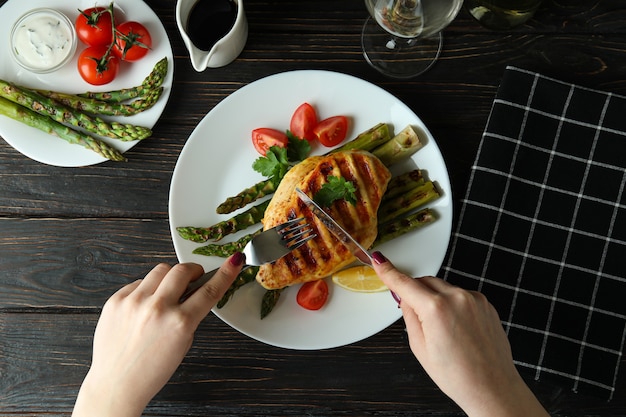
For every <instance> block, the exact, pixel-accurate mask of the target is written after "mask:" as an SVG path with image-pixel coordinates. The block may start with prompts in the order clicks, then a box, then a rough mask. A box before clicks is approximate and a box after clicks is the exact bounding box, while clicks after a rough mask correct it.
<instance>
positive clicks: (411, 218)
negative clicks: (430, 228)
mask: <svg viewBox="0 0 626 417" xmlns="http://www.w3.org/2000/svg"><path fill="white" fill-rule="evenodd" d="M436 219H437V218H436V217H435V213H434V212H433V210H432V209H430V208H425V209H422V210H420V211H417V212H415V213H412V214H410V215H408V216H406V217H401V218H398V219H395V220H393V221H391V222H387V223H385V224H379V225H378V235H377V236H376V240H374V243H373V244H372V248H374V247H376V246H378V245H382V244H383V243H385V242H388V241H390V240H392V239H395V238H397V237H399V236H402V235H403V234H405V233H408V232H410V231H412V230H415V229H417V228H420V227H422V226H426V225H427V224H430V223H432V222H434V221H435V220H436Z"/></svg>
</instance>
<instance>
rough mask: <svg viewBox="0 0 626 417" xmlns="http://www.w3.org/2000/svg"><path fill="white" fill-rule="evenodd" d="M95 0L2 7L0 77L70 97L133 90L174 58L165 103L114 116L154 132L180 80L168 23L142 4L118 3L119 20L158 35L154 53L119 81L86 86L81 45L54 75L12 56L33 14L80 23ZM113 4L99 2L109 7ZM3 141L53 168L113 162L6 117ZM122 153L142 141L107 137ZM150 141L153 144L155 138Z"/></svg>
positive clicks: (0, 126) (15, 2)
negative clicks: (18, 33)
mask: <svg viewBox="0 0 626 417" xmlns="http://www.w3.org/2000/svg"><path fill="white" fill-rule="evenodd" d="M96 3H97V2H94V1H93V0H79V1H66V0H28V1H24V0H9V1H7V2H6V3H5V4H4V5H2V7H0V39H3V41H4V42H5V43H6V45H4V46H3V47H1V48H0V78H2V79H3V80H6V81H10V82H13V83H15V84H19V85H23V86H26V87H30V88H37V89H41V90H54V91H60V92H64V93H72V94H78V93H83V92H85V91H110V90H117V89H120V88H128V87H133V86H135V85H139V84H141V82H142V81H143V80H144V78H146V77H147V76H148V74H150V71H152V68H153V67H154V65H155V64H156V63H157V62H158V61H159V60H161V59H162V58H163V57H167V59H168V64H169V65H168V74H167V76H166V77H165V80H164V81H163V87H164V91H163V94H162V96H161V98H159V101H157V103H156V104H155V105H154V106H153V107H152V108H151V109H148V110H146V111H144V112H142V113H139V114H137V115H134V116H131V117H110V118H106V119H107V120H116V121H119V122H124V123H132V124H135V125H139V126H146V127H150V128H152V127H154V125H155V124H156V122H157V120H159V117H161V113H162V112H163V110H164V109H165V104H166V103H167V100H168V98H169V95H170V91H171V86H172V80H173V77H174V55H173V53H172V46H171V44H170V41H169V38H168V37H167V33H166V32H165V28H164V27H163V24H162V23H161V21H160V20H159V18H158V17H157V15H156V14H155V13H154V11H153V10H152V9H151V8H150V7H149V6H148V5H147V4H146V3H144V2H143V1H141V0H116V1H115V13H117V16H118V17H117V18H118V19H119V21H123V20H136V21H138V22H141V23H142V24H143V25H144V26H145V27H146V28H147V29H148V31H149V32H150V35H151V36H152V43H153V45H152V50H151V51H150V52H148V55H146V56H145V57H144V58H143V59H141V60H140V61H137V62H133V63H128V62H123V63H122V65H121V66H120V73H119V74H118V76H117V77H116V78H115V80H113V82H111V83H109V84H106V85H102V86H93V85H91V84H88V83H87V82H85V81H83V79H82V78H81V76H80V75H79V74H78V70H77V69H76V65H77V59H78V55H79V54H80V52H81V51H82V50H83V49H84V48H85V45H84V44H83V43H81V42H80V41H78V47H77V48H76V54H75V55H74V58H73V59H72V60H71V61H70V62H69V63H67V64H66V65H65V66H64V67H63V68H61V69H60V70H58V71H55V72H52V73H49V74H34V73H31V72H29V71H27V70H25V69H23V68H22V67H20V66H19V65H18V64H17V63H16V62H15V61H14V59H13V57H12V56H11V49H10V48H11V45H9V42H10V33H11V28H12V27H13V24H14V23H15V22H16V21H17V19H19V17H20V16H21V15H22V14H24V13H26V12H27V11H29V10H32V9H36V8H38V7H47V8H52V9H56V10H58V11H60V12H62V13H64V14H65V15H66V16H67V17H68V18H69V19H70V20H71V21H72V22H75V21H76V17H77V16H78V13H79V12H78V9H80V10H85V9H88V8H90V7H93V6H94V5H95V4H96ZM108 4H109V2H102V3H97V5H98V6H104V7H106V6H107V5H108ZM0 136H2V138H4V140H6V141H7V143H9V145H11V146H13V147H14V148H15V149H16V150H17V151H19V152H21V153H22V154H24V155H25V156H27V157H29V158H31V159H34V160H35V161H39V162H42V163H44V164H48V165H56V166H64V167H76V166H85V165H93V164H98V163H100V162H104V161H106V160H107V159H106V158H104V157H102V156H100V155H98V154H97V153H95V152H93V151H91V150H89V149H86V148H83V147H82V146H79V145H71V144H69V143H67V142H66V141H64V140H63V139H59V138H57V137H54V136H52V135H49V134H47V133H45V132H42V131H40V130H38V129H35V128H32V127H30V126H26V125H24V124H22V123H20V122H18V121H16V120H13V119H10V118H8V117H5V116H0ZM102 140H103V141H105V142H107V143H109V144H110V145H112V146H113V147H115V148H116V149H118V150H119V151H120V152H126V151H127V150H129V149H131V148H132V147H133V146H135V145H136V144H137V143H138V141H132V142H121V141H119V140H115V139H109V138H102ZM147 140H150V139H149V138H148V139H147Z"/></svg>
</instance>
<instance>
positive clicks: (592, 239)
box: [443, 67, 626, 398]
mask: <svg viewBox="0 0 626 417" xmlns="http://www.w3.org/2000/svg"><path fill="white" fill-rule="evenodd" d="M625 188H626V97H622V96H617V95H614V94H611V93H606V92H602V91H596V90H591V89H588V88H583V87H580V86H576V85H572V84H567V83H564V82H561V81H558V80H554V79H551V78H548V77H545V76H542V75H540V74H537V73H533V72H529V71H525V70H521V69H518V68H514V67H508V68H507V69H506V72H505V74H504V76H503V79H502V83H501V85H500V89H499V90H498V93H497V96H496V99H495V101H494V104H493V107H492V110H491V114H490V117H489V121H488V123H487V127H486V129H485V132H484V135H483V138H482V141H481V144H480V148H479V151H478V154H477V157H476V161H475V164H474V166H473V167H472V172H471V177H470V182H469V186H468V191H467V194H466V196H465V199H464V200H463V202H462V208H461V215H460V218H459V225H458V228H457V230H456V232H455V233H454V235H453V239H452V246H451V248H450V255H449V259H448V263H447V265H445V266H444V268H443V272H444V278H445V279H447V280H449V281H450V282H453V283H455V284H457V285H460V286H462V287H465V288H469V289H476V290H479V291H481V292H483V293H484V294H485V295H486V296H487V297H488V298H489V300H490V301H491V302H492V303H493V304H494V306H495V307H496V309H497V310H498V312H499V314H500V318H501V319H502V321H503V323H504V326H505V329H506V331H507V333H508V336H509V340H510V341H511V346H512V349H513V356H514V359H515V362H516V363H517V364H518V365H519V366H521V367H525V368H530V369H532V370H533V371H534V374H535V377H536V378H537V379H540V377H542V376H544V375H550V379H552V380H558V381H560V382H563V383H564V384H566V385H567V386H569V387H570V388H571V389H572V390H574V391H579V390H586V391H595V392H596V393H598V392H604V393H605V394H608V397H609V398H611V397H612V396H613V394H614V390H615V381H616V378H617V372H618V367H619V362H620V359H621V355H622V351H623V348H624V340H625V338H626V189H625Z"/></svg>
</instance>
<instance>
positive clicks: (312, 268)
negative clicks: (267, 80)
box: [256, 151, 391, 289]
mask: <svg viewBox="0 0 626 417" xmlns="http://www.w3.org/2000/svg"><path fill="white" fill-rule="evenodd" d="M329 176H335V177H343V178H345V179H346V180H347V181H350V182H352V183H353V184H354V185H355V187H356V198H357V202H356V204H355V205H352V204H350V203H349V202H346V201H345V200H343V199H341V200H336V201H335V202H334V203H333V204H332V205H331V206H330V207H328V208H325V210H326V212H327V213H328V214H330V215H331V216H332V217H333V219H335V221H337V223H339V224H340V225H341V226H342V227H343V228H344V229H345V230H346V231H347V232H348V233H350V234H351V235H352V236H353V237H354V238H355V239H356V240H357V241H358V242H359V243H360V244H361V245H363V247H365V248H368V247H370V246H371V244H372V243H373V242H374V240H375V239H376V234H377V227H378V221H377V216H376V214H377V211H378V206H379V205H380V201H381V198H382V196H383V194H384V193H385V191H386V190H387V183H388V182H389V179H390V178H391V174H390V172H389V170H388V169H387V167H385V165H383V163H382V162H380V160H379V159H378V158H376V157H375V156H374V155H372V154H371V153H369V152H365V151H345V152H337V153H334V154H330V155H326V156H313V157H310V158H307V159H306V160H304V161H302V162H301V163H300V164H298V165H296V166H294V167H293V168H292V169H291V170H289V172H288V173H287V174H286V175H285V177H284V178H283V180H282V181H281V183H280V185H279V186H278V189H277V190H276V193H275V194H274V196H273V198H272V200H271V202H270V204H269V206H268V207H267V210H266V211H265V217H264V219H263V228H264V229H266V230H267V229H269V228H272V227H274V226H276V225H277V224H280V223H284V222H285V221H287V220H291V219H295V218H297V217H301V216H302V217H306V219H307V220H308V221H309V222H310V224H311V225H312V227H313V229H314V232H315V233H317V237H315V238H314V239H311V240H309V241H308V242H307V243H305V244H304V245H302V246H301V247H300V248H298V249H296V250H294V251H292V252H291V253H290V254H288V255H286V256H284V257H283V258H281V259H279V260H278V261H276V262H274V263H273V264H266V265H263V266H261V268H260V270H259V273H258V274H257V276H256V279H257V281H258V282H259V283H260V284H261V285H262V286H263V287H265V288H267V289H279V288H284V287H286V286H289V285H293V284H298V283H301V282H307V281H314V280H317V279H320V278H324V277H326V276H328V275H330V274H332V273H333V272H335V271H338V270H340V269H341V268H343V267H345V266H346V265H349V264H350V263H352V262H354V260H355V258H354V256H353V255H352V253H351V252H350V251H348V249H347V248H346V247H345V246H344V245H343V244H342V243H340V241H339V240H338V239H337V238H335V237H334V236H333V235H332V234H331V233H330V232H329V231H328V230H327V229H326V227H325V226H324V225H323V224H322V222H321V221H320V220H319V219H318V218H317V217H316V216H315V215H314V214H313V213H311V211H310V210H309V209H308V208H307V207H306V205H305V204H304V203H302V201H300V199H299V198H298V195H297V193H296V191H295V189H296V187H298V188H300V189H301V190H302V191H304V192H305V193H306V194H307V195H309V196H310V197H314V196H315V194H316V193H317V192H318V191H319V190H320V189H321V188H322V186H323V185H324V184H325V183H326V182H328V180H327V178H328V177H329Z"/></svg>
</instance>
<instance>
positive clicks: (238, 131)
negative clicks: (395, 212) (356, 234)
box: [169, 71, 452, 350]
mask: <svg viewBox="0 0 626 417" xmlns="http://www.w3.org/2000/svg"><path fill="white" fill-rule="evenodd" d="M305 101H306V102H308V103H310V104H312V105H313V106H314V107H315V108H316V109H317V112H318V117H319V118H320V119H323V118H326V117H330V116H334V115H346V116H349V117H350V118H351V125H352V127H351V132H350V134H349V137H354V136H356V134H358V133H360V132H363V131H365V130H367V129H369V128H371V127H372V126H374V125H375V124H377V123H379V122H387V123H390V124H392V125H393V126H394V128H395V131H396V132H399V131H400V130H401V129H403V128H404V127H406V126H407V125H408V124H411V125H413V126H414V127H415V128H417V129H418V130H420V131H421V132H422V134H421V136H422V139H424V140H425V142H426V145H425V146H424V147H423V148H422V149H421V150H420V151H418V152H417V153H416V154H415V155H414V156H413V157H412V158H411V159H410V160H409V161H407V162H406V163H403V164H400V166H396V167H394V169H392V171H397V172H403V171H407V170H408V169H409V168H414V167H415V166H416V165H417V167H419V168H421V169H425V170H426V171H427V175H428V176H429V177H430V178H431V179H432V180H433V181H436V182H437V183H438V184H439V186H440V188H441V189H442V190H443V196H442V197H441V198H440V199H438V200H437V201H436V202H434V203H433V204H431V205H430V207H432V208H433V209H435V210H436V212H437V215H438V216H439V218H438V219H437V220H436V221H435V222H434V223H433V224H431V225H428V226H427V227H425V228H423V229H420V230H416V231H413V232H411V233H408V234H406V235H404V236H401V237H399V238H396V239H394V240H393V241H390V242H388V243H385V244H384V245H381V246H380V247H377V248H376V249H377V250H381V251H382V252H383V253H384V254H385V255H386V256H387V257H388V258H389V259H390V260H391V261H393V262H394V263H395V264H396V265H397V266H398V267H399V268H401V269H402V270H404V271H406V272H407V273H408V274H411V275H413V276H421V275H435V274H437V273H438V271H439V268H440V267H441V263H442V262H443V258H444V256H445V253H446V250H447V247H448V242H449V239H450V232H451V227H452V200H451V195H450V182H449V178H448V172H447V170H446V165H445V163H444V160H443V157H442V156H441V152H440V151H439V148H438V147H437V144H436V143H435V140H434V139H433V137H432V136H431V135H430V133H429V132H428V129H426V126H424V124H423V123H422V122H421V120H420V119H419V118H418V117H417V116H416V115H415V113H413V112H412V111H411V109H409V108H408V107H407V106H406V105H405V104H403V103H402V102H401V101H399V100H398V99H397V98H395V97H394V96H392V95H391V94H389V93H388V92H386V91H384V90H383V89H381V88H379V87H377V86H375V85H373V84H370V83H368V82H366V81H363V80H361V79H358V78H355V77H352V76H349V75H344V74H340V73H335V72H328V71H293V72H286V73H281V74H276V75H272V76H269V77H267V78H263V79H261V80H258V81H256V82H253V83H251V84H249V85H247V86H245V87H243V88H241V89H239V90H238V91H236V92H234V93H233V94H231V95H230V96H228V97H227V98H225V99H224V100H223V101H222V102H220V103H219V104H218V105H217V106H215V108H213V109H212V110H211V111H210V112H209V113H208V114H207V115H206V116H205V117H204V119H202V121H201V122H200V123H199V124H198V126H197V127H196V128H195V130H194V131H193V132H192V134H191V136H190V137H189V139H188V141H187V143H186V144H185V146H184V148H183V150H182V152H181V154H180V157H179V158H178V162H177V163H176V168H175V169H174V174H173V177H172V184H171V188H170V201H169V215H170V229H171V233H172V240H173V242H174V247H175V249H176V254H177V256H178V259H179V260H180V261H181V262H196V263H199V264H201V265H202V266H203V267H204V268H205V270H207V271H208V270H210V269H214V268H216V267H218V266H219V265H221V263H222V262H223V259H221V258H217V257H207V256H201V255H194V254H192V251H193V249H195V248H196V247H198V246H200V244H197V243H193V242H189V241H187V240H184V239H182V238H181V237H180V236H179V235H178V233H177V232H176V227H178V226H209V225H211V224H214V223H216V222H218V221H220V220H224V219H226V218H228V217H229V216H230V215H218V214H216V213H215V208H216V207H217V205H218V204H219V203H221V202H222V201H223V200H224V199H225V198H226V197H228V196H231V195H234V194H237V193H238V192H239V191H240V190H243V189H244V188H247V187H249V186H251V185H252V184H255V183H256V182H258V181H260V180H262V179H263V177H262V176H261V175H260V174H258V173H256V172H255V171H254V170H253V169H252V163H253V161H254V160H255V159H256V158H257V157H258V154H257V153H256V151H255V150H254V148H253V146H252V143H251V139H250V132H251V131H252V129H254V128H257V127H272V128H275V129H278V130H282V131H284V130H286V129H288V128H289V120H290V118H291V115H292V113H293V111H294V110H295V109H296V107H298V106H299V105H300V104H301V103H303V102H305ZM327 151H328V149H324V148H321V147H320V148H315V149H314V152H313V153H314V154H320V153H324V152H327ZM257 228H258V227H255V228H251V230H256V229H257ZM248 233H249V231H248ZM241 235H243V232H239V234H237V235H235V236H234V237H233V238H232V239H235V238H237V237H240V236H241ZM232 239H231V240H232ZM224 240H227V239H224ZM299 287H300V286H299V285H297V286H294V287H290V288H288V289H286V290H285V291H283V293H282V295H281V297H280V300H279V301H278V304H277V305H276V307H275V308H274V310H273V311H272V312H271V313H270V314H269V315H268V316H267V317H266V318H265V319H263V320H261V319H260V317H259V311H260V303H261V297H262V296H263V293H264V289H263V288H262V287H261V286H260V285H258V284H257V283H256V282H253V283H250V284H247V285H245V286H244V287H242V288H241V289H239V290H238V291H237V292H236V293H235V295H234V296H233V298H232V299H231V300H230V301H229V302H228V303H227V304H226V306H225V307H224V308H222V309H217V308H215V309H213V311H214V313H215V314H216V315H217V316H218V317H220V318H221V319H222V320H223V321H224V322H226V323H228V324H229V325H230V326H232V327H233V328H235V329H237V330H239V331H240V332H242V333H244V334H246V335H248V336H250V337H252V338H254V339H257V340H259V341H262V342H264V343H268V344H270V345H274V346H279V347H285V348H291V349H307V350H309V349H326V348H333V347H337V346H342V345H345V344H349V343H353V342H356V341H359V340H362V339H364V338H366V337H369V336H371V335H373V334H375V333H377V332H379V331H381V330H383V329H385V328H386V327H387V326H389V325H390V324H392V323H393V322H395V321H396V320H398V318H400V316H401V311H400V309H398V306H397V304H396V303H395V301H394V300H393V299H392V297H391V295H390V294H389V292H388V291H385V292H381V293H374V294H363V293H356V292H351V291H347V290H344V289H342V288H339V287H337V286H334V285H332V282H330V297H329V299H328V301H327V303H326V305H325V306H324V307H322V309H321V310H318V311H308V310H305V309H303V308H301V307H300V306H298V304H297V303H296V300H295V297H296V293H297V292H298V288H299Z"/></svg>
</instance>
